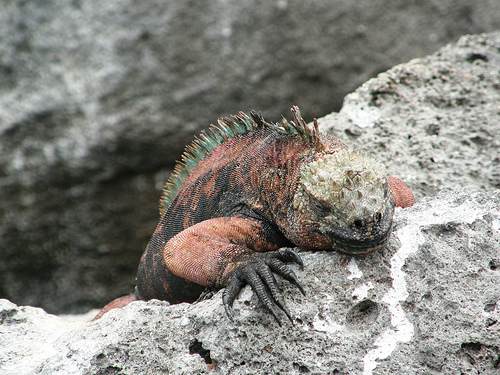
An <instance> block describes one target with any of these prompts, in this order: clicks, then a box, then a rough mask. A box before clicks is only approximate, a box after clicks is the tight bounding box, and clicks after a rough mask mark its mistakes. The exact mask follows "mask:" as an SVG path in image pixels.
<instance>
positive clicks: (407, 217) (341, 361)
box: [0, 190, 500, 375]
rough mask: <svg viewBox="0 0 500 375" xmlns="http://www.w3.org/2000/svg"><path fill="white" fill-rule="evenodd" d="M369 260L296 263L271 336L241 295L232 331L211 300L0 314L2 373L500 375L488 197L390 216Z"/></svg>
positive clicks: (319, 255) (317, 258)
mask: <svg viewBox="0 0 500 375" xmlns="http://www.w3.org/2000/svg"><path fill="white" fill-rule="evenodd" d="M395 224H396V228H395V232H394V235H393V237H392V238H391V240H390V241H389V244H388V246H387V247H386V248H385V249H384V250H383V251H381V252H378V253H375V254H372V255H370V256H367V257H365V258H361V259H349V258H348V257H345V256H342V255H339V254H337V253H329V252H314V253H312V252H302V253H301V256H302V257H303V259H304V262H305V268H304V270H297V275H298V277H299V279H300V280H301V282H302V283H303V285H304V287H305V289H306V292H307V295H306V296H302V295H301V294H300V293H298V291H297V290H296V289H295V288H293V287H292V286H290V285H289V284H287V283H285V282H281V285H282V287H283V291H284V297H285V299H286V302H287V305H288V307H289V309H290V311H291V312H292V315H293V316H294V318H295V322H294V324H293V325H292V324H290V323H286V324H284V326H283V327H279V326H278V325H277V324H276V322H275V321H274V320H273V318H272V317H271V316H270V314H267V313H265V312H264V310H263V307H262V306H261V305H260V304H259V303H258V300H257V299H256V298H255V296H253V294H252V292H251V290H250V289H249V288H248V287H247V288H246V289H245V290H244V291H243V293H242V295H241V296H240V298H239V299H238V300H237V301H236V302H235V306H234V311H235V316H234V319H235V321H234V322H231V321H230V320H229V319H228V318H227V317H226V316H225V313H224V308H223V306H222V301H221V299H222V297H221V293H218V294H216V295H215V296H214V297H213V298H212V299H210V300H206V301H202V302H199V303H196V304H179V305H173V306H169V305H168V304H167V303H166V302H160V301H150V302H148V303H146V302H134V303H132V304H130V305H128V306H127V307H125V308H124V309H118V310H113V311H111V312H109V313H108V314H106V315H105V316H104V317H103V318H102V319H101V320H99V321H97V322H92V323H82V322H73V323H69V322H66V321H63V320H61V319H60V318H58V317H55V316H52V315H48V314H46V313H44V312H43V311H42V310H41V309H37V308H33V307H17V306H16V305H14V304H12V303H11V302H9V301H6V300H3V301H1V302H0V317H1V325H0V371H1V372H2V373H9V374H30V373H36V374H85V373H101V374H111V373H120V374H136V373H155V374H156V373H175V374H203V373H206V374H209V373H211V374H248V373H269V374H276V373H289V374H301V373H310V374H364V375H368V374H387V373H398V374H457V373H470V374H479V373H480V374H495V373H498V371H499V369H500V367H499V363H500V346H499V343H500V267H499V265H500V251H499V249H500V232H499V229H500V191H491V192H482V193H471V192H470V191H468V190H455V191H446V192H443V193H440V194H439V195H438V197H436V198H433V199H424V200H423V201H422V202H420V203H417V204H416V205H415V206H413V207H411V208H408V209H404V210H402V209H398V210H397V212H396V216H395Z"/></svg>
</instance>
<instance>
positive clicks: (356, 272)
mask: <svg viewBox="0 0 500 375" xmlns="http://www.w3.org/2000/svg"><path fill="white" fill-rule="evenodd" d="M347 270H348V271H349V272H350V273H351V274H350V275H349V276H347V279H348V280H352V279H360V278H361V277H362V276H363V271H361V270H360V269H359V267H358V264H357V263H356V259H354V257H352V258H351V261H350V262H349V264H348V265H347Z"/></svg>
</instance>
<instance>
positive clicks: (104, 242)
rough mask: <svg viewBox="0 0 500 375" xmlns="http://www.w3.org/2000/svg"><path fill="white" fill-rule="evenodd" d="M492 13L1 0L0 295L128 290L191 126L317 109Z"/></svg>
mask: <svg viewBox="0 0 500 375" xmlns="http://www.w3.org/2000/svg"><path fill="white" fill-rule="evenodd" d="M499 20H500V3H499V2H498V1H497V0H476V1H473V2H471V1H470V0H433V1H424V2H422V1H420V2H419V1H386V0H375V1H374V0H359V1H344V0H336V1H333V2H332V1H330V0H316V1H314V2H307V3H306V2H303V1H301V0H289V1H286V0H280V1H274V0H272V1H257V2H256V1H253V0H242V1H237V2H230V1H227V0H219V1H197V2H193V1H176V2H175V1H167V0H148V1H142V2H134V1H130V0H109V1H106V2H102V1H97V0H74V1H63V0H52V1H24V0H9V1H3V2H2V11H1V12H0V214H1V216H2V220H1V222H0V233H1V235H0V248H1V249H2V251H1V252H0V296H2V297H8V298H10V299H12V300H14V301H16V302H17V303H19V304H31V305H37V306H42V307H44V308H45V309H47V310H48V311H52V312H63V311H66V312H67V311H75V310H79V311H84V310H85V309H88V308H89V307H91V306H94V307H95V306H98V305H102V304H104V303H105V302H107V301H108V300H109V299H111V298H113V297H116V296H118V295H120V294H124V293H128V292H129V291H130V290H131V288H132V284H133V279H134V274H135V271H136V267H137V263H138V260H139V257H140V255H141V253H142V251H143V249H144V247H145V245H146V242H147V240H148V238H149V236H150V234H151V233H152V231H153V229H154V226H155V225H156V222H157V220H158V215H157V201H158V198H159V190H160V189H161V186H162V184H163V182H164V181H165V179H166V173H165V170H166V169H168V167H169V166H171V163H172V162H173V161H174V160H175V159H176V158H177V157H178V155H179V152H180V150H181V148H182V147H184V145H185V144H186V143H187V142H188V140H187V137H190V136H191V135H192V134H193V133H194V132H195V131H197V130H198V129H199V128H200V127H206V126H207V125H208V124H209V123H210V122H213V121H215V120H216V118H217V117H219V116H221V115H227V114H230V113H234V112H236V111H240V110H244V111H247V112H248V111H250V110H252V109H256V110H260V111H262V112H263V113H264V114H265V115H266V117H267V118H269V119H272V120H277V119H278V116H279V114H280V113H284V114H286V111H287V109H288V108H290V107H291V105H292V104H298V105H299V106H300V107H301V108H302V111H303V113H304V114H305V116H306V118H308V119H311V118H312V116H316V117H319V116H321V115H322V114H325V113H329V112H331V111H332V110H333V109H337V108H338V107H339V106H340V103H341V101H342V98H343V96H344V95H345V94H346V93H347V92H351V91H352V90H353V89H354V88H355V87H357V86H358V85H359V84H360V83H362V82H364V81H366V80H367V79H368V78H369V77H372V76H374V75H375V74H377V73H378V72H381V71H384V70H386V69H388V68H389V67H391V66H393V65H394V64H397V63H400V62H402V61H407V60H409V59H410V58H413V57H417V56H424V55H425V54H427V53H431V52H433V51H435V50H437V48H439V47H440V46H442V45H444V44H445V43H448V42H451V41H455V40H457V39H458V37H459V36H460V35H462V34H466V33H480V32H486V31H493V30H496V29H498V28H499V27H500V24H499ZM449 53H450V54H452V53H453V52H452V51H450V52H449ZM472 59H473V60H474V58H472ZM493 61H495V60H494V58H493V56H491V60H490V61H489V62H485V61H482V60H481V59H480V58H479V59H477V60H476V61H475V62H474V64H475V63H484V64H483V65H485V67H484V69H483V70H484V71H487V69H488V68H487V67H488V65H491V64H492V62H493ZM497 70H498V69H497ZM412 110H413V109H412ZM442 111H443V112H444V113H446V108H442ZM417 125H418V126H423V127H425V126H427V125H429V124H420V123H418V124H417ZM429 131H431V132H432V131H434V130H433V128H430V130H429ZM486 139H488V137H486ZM347 140H349V139H347ZM483 140H484V136H483V135H482V134H478V137H477V138H475V139H473V140H472V142H473V143H474V142H475V143H474V144H472V145H471V148H473V147H482V146H481V142H483ZM416 148H418V147H416ZM414 151H415V152H417V151H418V150H414ZM416 157H417V154H416V153H415V154H414V158H416ZM423 162H424V163H428V159H425V161H423ZM403 170H404V169H403ZM395 172H399V170H398V169H397V168H396V169H395ZM478 173H481V171H480V170H479V171H478ZM415 178H417V179H418V176H416V177H415ZM416 181H417V180H416ZM434 182H439V181H434V180H431V181H429V183H430V184H432V183H434ZM417 184H418V181H417ZM434 190H435V189H434V188H433V187H432V186H431V187H429V189H428V190H427V191H426V193H427V192H429V191H434Z"/></svg>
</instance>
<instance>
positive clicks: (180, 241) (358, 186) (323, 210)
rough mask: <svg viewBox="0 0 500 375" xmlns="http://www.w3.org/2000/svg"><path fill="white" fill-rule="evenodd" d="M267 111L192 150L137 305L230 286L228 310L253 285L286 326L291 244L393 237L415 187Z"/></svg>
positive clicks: (342, 245)
mask: <svg viewBox="0 0 500 375" xmlns="http://www.w3.org/2000/svg"><path fill="white" fill-rule="evenodd" d="M292 114H293V121H290V122H288V121H287V120H285V119H284V118H283V120H282V121H281V122H280V123H277V124H273V123H268V122H266V121H265V120H264V119H263V117H262V115H261V114H257V113H255V112H252V113H251V115H250V116H247V115H246V114H245V113H242V112H240V113H239V115H238V116H232V117H229V118H222V119H219V121H218V125H212V126H211V127H210V128H209V130H208V131H206V132H202V133H201V135H200V136H199V138H196V139H195V140H194V142H193V143H192V144H191V145H189V146H188V147H187V148H186V150H185V152H184V154H183V155H182V159H181V161H180V162H179V163H178V164H177V165H176V166H175V169H174V172H173V174H172V176H171V177H170V179H169V180H168V182H167V183H166V185H165V188H164V191H163V195H162V198H161V201H160V214H161V219H160V222H159V224H158V226H157V227H156V230H155V232H154V233H153V236H152V238H151V240H150V241H149V244H148V245H147V247H146V250H145V252H144V254H143V255H142V258H141V261H140V265H139V270H138V273H137V287H136V291H135V293H132V294H131V295H129V296H125V297H121V298H118V299H116V300H114V301H113V302H111V303H109V304H108V305H106V306H105V307H104V309H103V310H102V311H101V312H100V313H99V314H98V315H97V316H96V318H94V320H95V319H99V318H100V317H101V316H102V315H103V314H104V313H105V312H107V311H109V310H111V309H113V308H117V307H123V306H125V305H126V304H128V303H130V302H131V301H135V300H146V301H147V300H150V299H160V300H166V301H169V302H170V303H180V302H194V301H196V300H197V299H198V298H199V297H200V295H202V293H203V292H204V291H205V290H210V291H215V290H218V289H221V288H224V287H225V290H224V292H223V296H222V299H223V304H224V306H225V309H226V312H227V315H228V316H229V317H230V318H231V312H230V307H231V306H232V304H233V302H234V300H235V299H236V297H237V296H238V294H239V292H240V290H241V289H242V288H243V287H244V286H245V285H246V284H250V286H251V287H252V289H253V290H254V292H255V293H256V295H257V297H258V298H259V300H260V301H261V302H262V304H263V305H264V307H265V308H266V309H267V310H268V311H269V312H270V313H271V314H272V315H273V316H274V318H275V319H276V321H277V322H278V324H280V325H281V320H280V318H279V314H278V309H277V307H278V308H279V309H281V310H282V311H283V312H284V313H285V314H286V316H287V317H288V318H289V319H290V320H291V315H290V313H289V311H288V310H287V308H286V307H285V302H284V299H283V297H282V295H281V292H280V290H279V288H278V285H277V283H276V280H275V277H274V274H278V275H280V276H282V277H283V278H284V279H286V280H288V281H289V282H291V283H292V284H294V285H295V286H297V287H298V289H299V290H300V291H301V292H302V293H304V289H303V288H302V286H301V285H300V283H299V281H298V279H297V277H296V275H295V273H294V272H293V270H292V269H291V267H290V266H289V265H288V263H296V264H298V265H300V266H303V263H302V260H301V258H300V256H299V255H298V254H297V253H296V252H295V251H293V250H292V247H300V248H302V249H310V250H335V251H339V252H342V253H345V254H349V255H367V254H369V253H372V252H374V251H376V250H377V249H379V248H380V247H381V246H383V245H384V244H385V243H386V242H387V240H388V238H389V236H390V233H391V230H392V218H393V213H394V207H395V206H400V207H408V206H411V205H413V203H414V198H413V194H412V193H411V191H410V190H409V189H408V188H407V186H406V185H405V184H404V183H403V182H402V181H401V180H399V179H397V178H395V177H391V176H388V174H387V171H386V169H385V167H384V166H383V165H382V164H381V163H380V162H378V161H376V160H375V159H373V158H372V157H370V156H368V155H367V154H366V153H363V152H359V151H352V150H349V149H348V148H347V146H346V145H344V144H343V143H342V142H340V141H339V140H337V139H335V138H333V137H332V136H330V135H328V134H324V133H321V132H319V131H318V124H317V122H316V120H315V121H314V123H313V126H308V125H307V124H306V123H305V121H304V120H303V119H302V117H301V115H300V112H299V109H298V107H295V106H294V107H293V108H292Z"/></svg>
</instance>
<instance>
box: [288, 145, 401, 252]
mask: <svg viewBox="0 0 500 375" xmlns="http://www.w3.org/2000/svg"><path fill="white" fill-rule="evenodd" d="M293 211H294V214H295V215H296V224H297V225H300V226H301V227H302V228H301V229H300V230H298V231H296V234H298V237H300V238H295V239H294V240H295V241H294V242H295V243H296V244H297V245H299V246H304V247H311V246H310V245H309V244H314V247H315V248H323V249H333V250H338V251H340V252H343V253H348V254H353V255H356V254H357V255H363V254H369V253H371V252H373V251H375V250H376V249H377V248H379V247H380V246H381V245H383V244H384V243H386V242H387V240H388V238H389V235H390V233H391V229H392V217H393V213H394V200H393V196H392V193H391V190H390V188H389V185H388V183H387V171H386V169H385V167H384V166H383V165H382V164H381V163H379V162H377V161H376V160H375V159H373V158H372V157H370V156H368V155H366V154H363V153H360V152H356V151H350V150H342V151H338V152H335V153H332V154H326V155H324V156H322V157H320V158H318V159H316V160H314V161H312V162H310V163H307V164H305V165H304V166H303V167H302V170H301V172H300V177H299V181H298V186H297V190H296V193H295V195H294V201H293ZM297 229H298V228H297ZM318 243H320V244H321V246H318Z"/></svg>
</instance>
